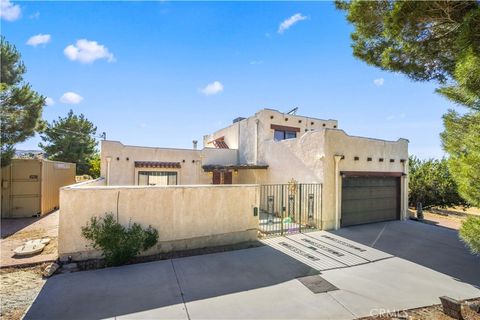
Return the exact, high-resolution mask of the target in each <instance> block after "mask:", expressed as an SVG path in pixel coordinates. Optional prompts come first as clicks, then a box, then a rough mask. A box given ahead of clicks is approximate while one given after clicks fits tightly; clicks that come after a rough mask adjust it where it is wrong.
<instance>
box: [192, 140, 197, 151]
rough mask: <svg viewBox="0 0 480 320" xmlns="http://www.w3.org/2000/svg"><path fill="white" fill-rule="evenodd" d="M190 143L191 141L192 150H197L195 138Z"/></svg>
mask: <svg viewBox="0 0 480 320" xmlns="http://www.w3.org/2000/svg"><path fill="white" fill-rule="evenodd" d="M192 143H193V150H197V143H198V141H197V140H193V141H192Z"/></svg>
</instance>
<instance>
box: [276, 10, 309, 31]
mask: <svg viewBox="0 0 480 320" xmlns="http://www.w3.org/2000/svg"><path fill="white" fill-rule="evenodd" d="M306 19H307V17H305V16H304V15H302V14H301V13H296V14H294V15H293V16H291V17H290V18H288V19H286V20H284V21H283V22H282V23H280V25H279V26H278V33H280V34H282V33H283V32H285V30H287V29H289V28H290V27H291V26H293V25H294V24H295V23H297V22H299V21H302V20H306Z"/></svg>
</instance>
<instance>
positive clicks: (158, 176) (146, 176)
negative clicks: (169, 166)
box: [138, 171, 177, 186]
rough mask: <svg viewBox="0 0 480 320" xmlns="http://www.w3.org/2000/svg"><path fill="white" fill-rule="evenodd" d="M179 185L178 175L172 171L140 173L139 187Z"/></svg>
mask: <svg viewBox="0 0 480 320" xmlns="http://www.w3.org/2000/svg"><path fill="white" fill-rule="evenodd" d="M175 184H177V173H176V172H172V171H140V172H138V185H142V186H155V185H161V186H166V185H175Z"/></svg>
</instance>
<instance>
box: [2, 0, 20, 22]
mask: <svg viewBox="0 0 480 320" xmlns="http://www.w3.org/2000/svg"><path fill="white" fill-rule="evenodd" d="M21 14H22V9H20V6H19V5H18V4H13V3H11V2H10V0H0V17H1V18H2V19H4V20H7V21H15V20H17V19H18V18H20V15H21Z"/></svg>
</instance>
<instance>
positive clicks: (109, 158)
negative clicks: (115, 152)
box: [106, 157, 112, 186]
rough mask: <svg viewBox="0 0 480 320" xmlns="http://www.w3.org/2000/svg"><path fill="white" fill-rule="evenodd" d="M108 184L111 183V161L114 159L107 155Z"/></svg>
mask: <svg viewBox="0 0 480 320" xmlns="http://www.w3.org/2000/svg"><path fill="white" fill-rule="evenodd" d="M106 159H107V186H109V185H110V162H111V161H112V157H107V158H106Z"/></svg>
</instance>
